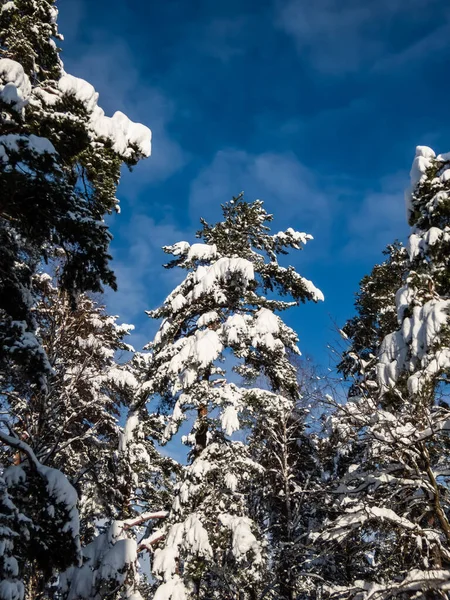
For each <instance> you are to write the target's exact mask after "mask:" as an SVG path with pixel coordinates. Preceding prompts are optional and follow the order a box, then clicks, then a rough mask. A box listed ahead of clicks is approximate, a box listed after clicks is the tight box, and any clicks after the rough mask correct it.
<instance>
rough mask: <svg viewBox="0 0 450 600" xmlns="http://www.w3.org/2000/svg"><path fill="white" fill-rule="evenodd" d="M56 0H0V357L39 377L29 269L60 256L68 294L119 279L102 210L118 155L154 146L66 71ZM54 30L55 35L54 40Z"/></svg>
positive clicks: (123, 159) (107, 204) (42, 365)
mask: <svg viewBox="0 0 450 600" xmlns="http://www.w3.org/2000/svg"><path fill="white" fill-rule="evenodd" d="M56 18H57V10H56V8H55V6H54V1H53V0H40V1H37V0H11V1H8V2H6V1H5V0H2V2H1V3H0V108H1V117H0V134H1V135H0V156H1V161H0V195H1V198H2V200H1V201H0V249H1V250H0V272H1V275H0V277H1V279H0V360H1V363H2V364H3V365H6V367H5V368H6V369H7V370H10V369H11V368H13V367H14V366H16V367H17V365H20V366H21V367H22V368H25V370H26V371H27V373H28V376H33V377H34V379H38V378H39V376H40V377H41V378H42V376H45V374H46V373H48V372H49V370H50V365H49V363H48V361H47V360H46V357H45V353H44V352H43V350H42V346H41V345H40V343H39V340H38V339H37V338H36V335H35V334H36V323H35V322H34V319H33V313H32V305H33V298H32V295H31V277H32V275H33V273H34V272H35V270H36V268H37V267H38V266H39V264H40V263H41V262H42V261H47V260H49V259H50V260H51V259H53V258H54V257H55V256H57V257H58V260H61V261H62V264H63V268H62V269H61V270H60V283H61V285H62V286H63V288H64V289H66V290H67V291H68V292H69V294H70V295H71V296H72V297H73V298H74V300H75V297H76V295H77V294H78V293H79V292H83V291H86V290H92V291H100V290H101V288H102V285H103V284H107V285H111V286H113V287H114V286H115V279H114V275H113V273H112V271H111V269H110V267H109V266H108V261H109V258H110V257H109V254H108V245H109V242H110V234H109V232H108V228H107V226H106V225H105V223H104V221H103V218H104V215H105V213H111V212H112V211H113V210H114V209H115V208H116V206H117V199H116V197H115V191H116V187H117V184H118V181H119V176H120V168H121V165H122V164H124V163H125V164H127V165H129V166H131V165H133V164H135V163H136V162H137V161H138V160H139V159H140V158H141V157H143V156H148V155H149V153H150V131H149V130H148V129H147V128H146V127H144V126H143V125H139V124H137V123H132V122H131V121H129V120H128V118H127V117H126V116H125V115H124V114H122V113H119V112H117V113H115V114H114V116H113V117H112V118H108V117H106V116H105V115H104V112H103V111H102V109H101V108H100V107H99V106H98V105H97V100H98V94H97V93H96V92H95V90H94V88H93V87H92V86H91V85H90V84H89V83H87V82H86V81H83V80H82V79H78V78H76V77H73V76H71V75H68V74H66V73H65V72H64V70H63V66H62V63H61V61H60V59H59V50H58V48H57V46H56V41H58V40H59V39H61V36H59V34H58V31H57V24H56ZM55 40H56V41H55Z"/></svg>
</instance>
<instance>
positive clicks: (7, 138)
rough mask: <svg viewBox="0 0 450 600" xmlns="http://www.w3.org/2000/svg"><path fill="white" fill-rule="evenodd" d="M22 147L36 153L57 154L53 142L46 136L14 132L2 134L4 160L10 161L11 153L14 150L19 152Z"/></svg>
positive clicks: (1, 153)
mask: <svg viewBox="0 0 450 600" xmlns="http://www.w3.org/2000/svg"><path fill="white" fill-rule="evenodd" d="M21 148H25V149H27V150H31V152H34V153H35V154H43V153H44V152H47V153H48V154H55V153H56V150H55V147H54V146H53V144H52V143H51V142H50V140H48V139H47V138H44V137H39V136H37V135H34V134H31V135H16V134H14V133H8V134H6V135H2V136H0V159H1V160H2V161H3V162H8V161H9V154H10V153H12V152H19V151H20V149H21Z"/></svg>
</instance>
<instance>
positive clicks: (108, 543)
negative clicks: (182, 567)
mask: <svg viewBox="0 0 450 600" xmlns="http://www.w3.org/2000/svg"><path fill="white" fill-rule="evenodd" d="M83 555H84V563H83V565H82V566H81V567H80V568H77V567H71V568H70V569H68V570H67V571H65V572H64V573H62V574H61V576H60V579H61V590H62V592H63V593H64V594H65V597H66V598H67V600H80V599H83V600H92V599H93V598H100V597H101V596H100V595H98V593H97V592H98V591H99V589H101V587H102V586H104V583H103V582H105V583H107V586H108V585H109V582H111V583H112V586H113V587H117V586H121V585H123V584H124V583H125V581H126V579H127V577H128V575H129V573H130V571H131V572H133V571H134V569H135V566H134V565H135V562H136V559H137V544H136V541H135V540H134V539H131V538H129V537H127V535H126V534H125V527H124V523H123V522H121V521H114V522H113V523H112V524H111V526H110V527H109V529H108V530H107V531H106V532H105V533H102V534H100V535H98V536H97V537H96V538H94V540H93V541H92V542H91V543H90V544H88V545H87V546H86V547H85V548H84V549H83ZM131 591H132V590H130V592H131Z"/></svg>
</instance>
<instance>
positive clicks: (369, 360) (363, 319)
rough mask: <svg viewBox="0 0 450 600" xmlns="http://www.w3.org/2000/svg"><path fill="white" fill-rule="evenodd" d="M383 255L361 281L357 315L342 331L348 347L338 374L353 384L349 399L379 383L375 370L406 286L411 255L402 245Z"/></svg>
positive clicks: (394, 321)
mask: <svg viewBox="0 0 450 600" xmlns="http://www.w3.org/2000/svg"><path fill="white" fill-rule="evenodd" d="M383 254H384V255H385V256H386V257H387V259H386V260H385V261H384V262H382V263H381V264H379V265H375V267H374V268H373V269H372V272H371V273H370V275H367V276H365V277H363V279H362V280H361V282H360V290H359V292H358V293H357V295H356V301H355V310H356V315H355V316H354V317H353V318H352V319H350V320H349V321H347V323H346V324H345V326H344V327H343V330H342V335H343V337H344V339H346V340H348V342H349V343H348V347H347V348H346V349H345V351H344V353H343V356H342V360H341V361H340V363H339V365H338V371H340V372H341V373H342V374H343V375H344V377H345V378H346V379H347V380H348V379H350V380H351V381H352V382H353V385H352V387H351V389H350V391H349V395H350V396H353V395H354V396H357V395H360V394H361V393H363V391H364V386H365V385H366V384H367V382H372V383H373V382H374V380H376V376H375V371H374V370H375V368H376V360H377V356H378V354H379V351H380V347H381V343H382V341H383V339H384V337H385V336H386V335H387V334H388V333H390V332H391V331H393V330H394V329H395V328H396V327H397V309H396V305H395V294H396V293H397V290H398V288H399V287H401V286H402V284H403V277H404V276H405V275H406V271H407V268H408V255H407V251H406V248H404V247H403V245H402V244H401V243H400V242H394V244H392V245H389V246H388V247H387V248H386V249H385V250H384V251H383Z"/></svg>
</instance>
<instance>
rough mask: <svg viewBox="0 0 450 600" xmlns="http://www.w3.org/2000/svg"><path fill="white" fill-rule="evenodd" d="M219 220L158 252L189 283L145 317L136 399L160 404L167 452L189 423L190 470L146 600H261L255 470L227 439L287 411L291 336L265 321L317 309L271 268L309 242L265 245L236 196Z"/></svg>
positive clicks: (291, 234)
mask: <svg viewBox="0 0 450 600" xmlns="http://www.w3.org/2000/svg"><path fill="white" fill-rule="evenodd" d="M223 215H224V218H223V221H221V222H219V223H217V224H215V225H212V226H211V225H209V224H208V223H206V222H205V221H204V220H202V226H203V228H202V230H201V231H199V232H198V234H197V236H198V237H199V238H201V239H202V241H203V243H196V244H193V245H190V244H189V243H187V242H178V243H177V244H175V245H173V246H168V247H165V248H164V250H165V252H167V253H168V254H172V255H173V256H175V258H174V260H172V262H170V263H169V264H168V265H167V266H168V267H180V268H183V269H185V270H187V275H186V278H185V279H184V281H183V282H182V283H181V284H180V285H179V286H178V287H177V288H176V289H175V290H174V291H173V292H172V293H171V294H170V295H169V296H168V298H167V299H166V300H165V302H164V303H163V305H162V306H161V307H160V308H158V309H157V310H154V311H150V312H149V315H150V316H151V317H153V318H158V319H159V318H162V319H163V321H162V324H161V326H160V329H159V331H158V333H157V334H156V336H155V338H154V340H153V342H152V343H151V344H149V348H150V350H151V352H152V359H151V362H150V364H149V369H148V381H147V383H146V384H145V385H144V386H143V399H144V400H145V398H146V397H147V395H148V394H151V395H156V396H159V397H160V398H161V404H162V406H163V407H165V408H166V410H167V411H168V412H169V413H170V422H169V425H168V427H167V431H166V437H167V440H169V439H171V438H172V436H173V435H174V434H175V433H176V432H177V430H178V428H179V425H180V423H181V422H182V421H183V419H185V418H186V415H189V414H192V411H194V412H196V415H197V416H196V421H195V424H194V427H193V430H192V433H191V434H190V435H188V436H187V438H186V442H187V443H188V444H191V445H192V447H193V448H192V452H191V455H190V462H189V465H188V466H187V467H185V469H184V473H183V475H182V479H181V481H180V483H179V485H178V491H177V494H176V497H175V501H174V503H173V505H172V508H171V511H170V515H169V518H168V521H167V523H166V524H165V525H164V526H163V528H162V529H161V531H160V532H159V535H160V536H163V541H162V543H160V546H159V547H158V548H157V550H156V551H155V556H154V560H153V565H152V567H153V573H154V574H155V575H156V576H157V577H159V578H160V579H161V580H162V581H161V582H160V585H159V587H158V589H157V591H156V594H155V596H154V598H155V600H162V599H163V598H164V599H165V600H166V599H167V600H168V599H170V598H172V599H173V600H175V599H177V600H184V599H186V598H203V599H205V600H206V599H207V598H208V599H209V600H210V599H212V598H217V599H219V598H220V599H221V600H223V599H225V598H240V599H242V600H247V599H255V598H257V597H258V593H259V592H261V591H262V589H263V587H264V585H265V580H264V564H265V560H266V555H267V552H266V541H265V539H264V535H263V533H262V531H261V530H260V529H259V528H258V524H257V523H256V521H255V520H252V519H251V506H250V504H251V496H252V491H254V482H255V480H256V478H257V477H258V476H259V474H260V473H261V471H262V467H261V466H260V465H259V464H258V463H257V462H255V461H254V460H253V459H252V458H251V455H250V452H249V448H248V446H247V444H246V443H244V442H243V441H238V440H237V439H235V438H234V439H233V437H232V435H233V433H234V432H236V431H238V430H239V429H241V428H242V429H243V430H245V429H248V428H250V427H251V424H252V421H254V418H255V414H256V412H257V411H258V410H260V409H261V407H266V409H267V412H270V407H271V409H272V412H273V413H274V414H275V413H276V412H277V410H281V407H282V406H284V405H287V404H293V403H295V401H296V399H297V398H298V384H297V380H296V371H295V367H293V365H292V364H291V362H290V361H289V356H288V355H289V353H290V352H297V347H296V342H297V336H296V334H295V333H294V331H293V330H292V329H290V328H289V327H288V326H287V325H285V324H284V323H283V321H282V320H281V318H280V317H279V316H277V315H276V314H275V311H283V310H285V309H287V308H289V307H291V306H295V305H296V304H298V303H300V302H304V301H306V300H314V301H318V300H322V299H323V296H322V294H321V292H320V291H319V290H318V289H317V288H315V287H314V285H313V284H312V283H311V282H310V281H308V280H307V279H305V278H303V277H301V276H300V275H299V274H298V273H297V272H296V271H295V269H294V268H293V267H288V268H285V267H282V266H280V264H279V263H278V256H279V255H280V254H285V253H286V252H287V249H288V248H294V249H299V248H300V247H301V246H303V245H304V244H305V243H306V242H307V241H308V240H309V239H311V236H309V235H307V234H304V233H299V232H296V231H294V230H293V229H288V230H286V231H284V232H279V233H277V234H275V235H270V233H269V231H270V230H269V227H268V226H267V223H268V222H270V221H271V220H272V216H271V215H269V214H268V213H267V212H266V211H265V210H264V208H263V203H262V202H261V201H255V202H253V203H246V202H245V201H244V199H243V196H242V195H241V196H239V197H237V198H234V199H233V200H231V201H230V202H229V203H227V204H225V205H223ZM233 365H234V366H233ZM228 367H232V369H231V370H232V371H234V372H235V373H236V374H237V375H238V376H240V377H244V378H245V379H246V380H247V381H249V382H251V381H252V380H254V379H256V378H257V377H258V376H260V375H261V374H264V375H265V377H266V378H267V380H268V382H269V385H270V387H271V388H272V389H273V390H274V391H273V392H271V391H267V390H263V389H259V388H252V387H242V386H239V385H237V384H236V383H234V382H233V374H232V373H231V372H230V369H228ZM144 400H143V401H144Z"/></svg>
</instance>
